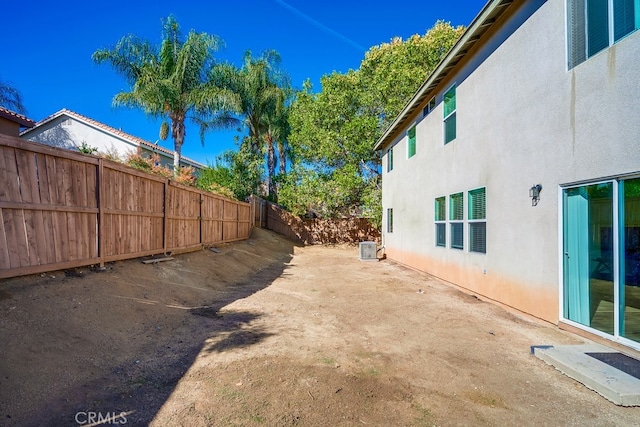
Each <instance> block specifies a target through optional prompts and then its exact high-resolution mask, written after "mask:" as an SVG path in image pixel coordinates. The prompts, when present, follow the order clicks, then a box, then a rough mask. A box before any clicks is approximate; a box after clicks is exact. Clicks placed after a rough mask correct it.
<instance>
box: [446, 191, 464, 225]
mask: <svg viewBox="0 0 640 427" xmlns="http://www.w3.org/2000/svg"><path fill="white" fill-rule="evenodd" d="M449 200H450V206H449V219H450V220H451V221H462V220H463V219H464V204H463V200H462V193H457V194H452V195H451V196H449Z"/></svg>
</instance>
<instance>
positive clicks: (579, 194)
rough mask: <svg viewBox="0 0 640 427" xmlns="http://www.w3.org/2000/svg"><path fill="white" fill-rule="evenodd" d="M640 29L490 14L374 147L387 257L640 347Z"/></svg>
mask: <svg viewBox="0 0 640 427" xmlns="http://www.w3.org/2000/svg"><path fill="white" fill-rule="evenodd" d="M639 27H640V1H639V0H602V1H585V0H547V1H545V0H524V1H508V0H492V1H489V2H488V3H487V4H486V6H485V7H484V8H483V9H482V11H480V13H479V14H478V16H477V17H476V18H475V20H474V21H473V22H472V23H471V25H470V26H469V28H468V29H467V31H466V32H465V33H464V35H463V36H462V37H461V39H460V40H459V41H458V43H457V44H456V45H455V46H454V47H453V48H452V50H451V51H450V52H449V53H448V55H447V56H446V58H445V59H444V60H443V61H442V62H441V63H440V64H439V65H438V67H437V68H436V70H435V71H434V72H433V73H432V74H431V75H430V76H429V77H428V78H427V80H426V81H425V82H424V83H423V85H422V86H421V87H420V89H419V90H418V92H417V93H416V94H415V95H414V97H413V99H412V100H411V101H410V102H409V103H408V104H407V105H406V106H405V108H404V110H403V111H402V112H401V113H400V115H399V116H398V117H397V118H396V119H395V121H394V122H393V124H392V125H391V126H390V127H389V128H388V129H387V130H386V131H385V133H384V134H383V136H382V137H381V138H380V139H379V140H378V141H377V143H376V145H375V149H376V150H379V151H380V152H381V154H382V156H383V157H382V166H383V186H382V205H383V209H384V211H383V215H384V218H383V224H384V225H383V227H384V235H383V244H384V246H385V252H386V255H387V257H388V258H390V259H393V260H396V261H398V262H400V263H403V264H406V265H408V266H411V267H414V268H416V269H419V270H422V271H425V272H427V273H430V274H433V275H435V276H437V277H439V278H442V279H444V280H446V281H449V282H452V283H454V284H456V285H458V286H461V287H464V288H466V289H469V290H471V291H473V292H475V293H477V294H479V295H482V296H484V297H486V298H489V299H492V300H494V301H497V302H499V303H502V304H505V305H507V306H510V307H513V308H515V309H517V310H520V311H522V312H524V313H528V314H531V315H533V316H536V317H538V318H541V319H544V320H546V321H548V322H551V323H555V324H559V325H560V326H561V327H563V328H567V329H571V330H574V331H578V332H580V333H583V334H587V335H589V336H592V337H595V336H598V337H601V338H605V339H609V340H612V341H617V342H618V343H621V344H623V345H626V346H628V347H630V348H634V349H636V350H637V349H640V31H636V30H637V29H638V28H639Z"/></svg>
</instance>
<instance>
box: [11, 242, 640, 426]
mask: <svg viewBox="0 0 640 427" xmlns="http://www.w3.org/2000/svg"><path fill="white" fill-rule="evenodd" d="M219 250H220V252H219V253H214V252H212V251H208V250H206V251H200V252H195V253H191V254H185V255H177V256H175V257H174V260H172V261H166V262H162V263H157V264H148V265H147V264H142V263H141V262H140V260H131V261H125V262H118V263H114V264H110V265H108V268H107V270H106V271H104V272H98V271H95V270H91V269H77V270H73V271H67V272H55V273H49V274H45V275H37V276H30V277H23V278H15V279H10V280H3V281H0V342H2V345H1V346H0V425H20V426H23V425H26V426H29V425H33V426H40V425H52V426H74V425H82V424H84V425H90V424H92V423H93V425H98V424H96V423H95V421H96V420H98V421H100V420H101V421H104V420H105V419H107V423H106V424H107V425H108V423H111V425H116V424H117V425H147V424H151V425H154V426H217V425H222V426H226V425H239V426H240V425H241V426H248V425H267V426H287V425H303V426H304V425H308V426H316V425H317V426H341V425H344V426H352V425H384V426H389V425H425V426H427V425H428V426H430V425H474V426H475V425H500V426H502V425H547V426H555V425H563V426H570V425H575V426H585V425H594V426H596V425H597V426H606V425H611V426H632V425H640V408H637V407H636V408H622V407H617V406H615V405H613V404H612V403H610V402H608V401H607V400H605V399H604V398H602V397H600V396H599V395H598V394H596V393H595V392H593V391H591V390H589V389H587V388H585V387H584V386H582V385H581V384H579V383H577V382H575V381H573V380H571V379H569V378H567V377H565V376H564V375H562V374H561V373H559V372H558V371H556V370H555V369H554V368H552V367H550V366H548V365H546V364H545V363H544V362H542V361H540V360H538V359H537V358H535V357H533V356H531V355H530V353H529V350H530V346H531V345H541V344H570V343H580V342H582V339H580V338H578V337H575V336H573V335H570V334H568V333H565V332H563V331H559V330H558V329H556V328H555V327H553V326H551V325H547V324H543V323H539V322H534V321H531V320H528V319H524V318H521V317H518V316H516V315H514V314H512V313H509V312H507V311H505V310H504V309H503V308H501V307H498V306H496V305H493V304H491V303H488V302H483V301H480V300H479V299H477V298H476V297H474V296H470V295H468V294H466V293H463V292H461V291H459V290H457V289H455V288H453V287H451V286H450V285H447V284H444V283H442V282H441V281H439V280H437V279H435V278H433V277H430V276H428V275H425V274H422V273H419V272H416V271H413V270H410V269H407V268H405V267H403V266H400V265H397V264H394V263H392V262H390V261H383V262H379V263H376V262H374V263H370V262H361V261H359V260H358V256H357V255H358V253H357V248H356V247H323V246H310V247H299V246H295V245H294V244H292V243H291V242H289V241H288V240H286V239H284V238H282V237H280V236H278V235H276V234H273V233H270V232H267V231H264V230H255V231H254V233H253V235H252V237H251V239H250V240H248V241H244V242H238V243H232V244H228V245H223V246H220V247H219ZM99 417H102V418H99Z"/></svg>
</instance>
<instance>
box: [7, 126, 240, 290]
mask: <svg viewBox="0 0 640 427" xmlns="http://www.w3.org/2000/svg"><path fill="white" fill-rule="evenodd" d="M252 218H253V213H252V212H251V205H249V204H248V203H243V202H238V201H235V200H230V199H225V198H223V197H220V196H217V195H214V194H211V193H207V192H204V191H201V190H197V189H195V188H191V187H187V186H183V185H180V184H176V183H174V182H173V181H170V180H168V179H166V178H162V177H159V176H156V175H151V174H147V173H144V172H140V171H138V170H135V169H132V168H130V167H128V166H124V165H121V164H119V163H116V162H111V161H109V160H105V159H102V158H98V157H95V156H88V155H83V154H80V153H75V152H72V151H68V150H61V149H57V148H53V147H48V146H45V145H41V144H36V143H31V142H27V141H24V140H21V139H19V138H14V137H9V136H4V135H0V278H5V277H13V276H20V275H25V274H34V273H40V272H44V271H52V270H59V269H65V268H72V267H79V266H83V265H91V264H100V265H103V264H104V263H105V262H108V261H116V260H122V259H128V258H136V257H140V256H146V255H154V254H159V253H168V252H187V251H191V250H198V249H201V248H202V247H205V246H211V245H214V244H216V243H222V242H230V241H235V240H241V239H246V238H248V237H249V234H250V233H251V228H252Z"/></svg>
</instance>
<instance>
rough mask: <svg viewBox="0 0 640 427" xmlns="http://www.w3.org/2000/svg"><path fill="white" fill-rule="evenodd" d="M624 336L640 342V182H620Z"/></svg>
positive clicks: (622, 320)
mask: <svg viewBox="0 0 640 427" xmlns="http://www.w3.org/2000/svg"><path fill="white" fill-rule="evenodd" d="M619 194H621V195H622V197H621V200H620V237H619V239H620V243H619V244H620V302H619V307H620V335H621V336H623V337H625V338H628V339H630V340H633V341H636V342H640V179H632V180H627V181H621V182H620V190H619Z"/></svg>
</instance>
